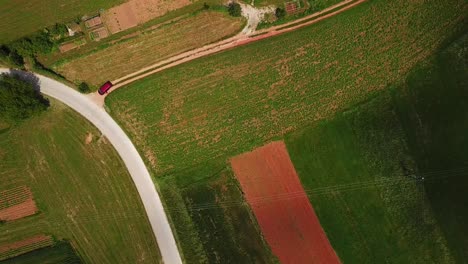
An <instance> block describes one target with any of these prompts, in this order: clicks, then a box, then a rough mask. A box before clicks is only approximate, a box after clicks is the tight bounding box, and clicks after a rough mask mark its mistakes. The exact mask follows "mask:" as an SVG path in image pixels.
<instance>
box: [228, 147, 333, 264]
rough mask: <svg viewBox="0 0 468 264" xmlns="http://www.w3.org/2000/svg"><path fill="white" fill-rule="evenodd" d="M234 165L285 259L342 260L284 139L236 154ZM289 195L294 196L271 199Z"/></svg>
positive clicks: (264, 228) (265, 231)
mask: <svg viewBox="0 0 468 264" xmlns="http://www.w3.org/2000/svg"><path fill="white" fill-rule="evenodd" d="M231 165H232V169H233V170H234V173H235V175H236V178H237V179H238V180H239V183H240V185H241V186H242V190H243V192H244V193H245V199H246V200H247V202H248V203H249V204H250V206H251V208H252V210H253V212H254V214H255V217H256V218H257V221H258V223H259V225H260V229H261V230H262V233H263V235H264V236H265V238H266V240H267V242H268V244H269V245H270V247H271V249H272V250H273V253H274V254H275V255H276V256H277V257H278V258H279V259H280V261H281V263H291V264H293V263H304V264H306V263H328V264H331V263H340V261H339V258H338V256H337V255H336V253H335V251H334V250H333V248H332V246H331V245H330V242H328V239H327V236H326V235H325V232H324V231H323V229H322V227H321V225H320V222H319V220H318V218H317V216H316V215H315V212H314V209H313V208H312V205H311V204H310V202H309V199H308V197H307V195H306V193H305V192H304V189H303V188H302V185H301V183H300V181H299V177H298V176H297V173H296V170H295V169H294V166H293V164H292V162H291V160H290V158H289V155H288V151H287V150H286V146H285V144H284V142H282V141H277V142H272V143H270V144H268V145H266V146H263V147H260V148H257V149H255V150H254V151H252V152H249V153H244V154H241V155H239V156H236V157H234V158H232V159H231ZM288 195H289V196H292V197H291V199H281V200H278V199H275V200H274V201H271V200H270V199H269V198H272V197H273V198H274V197H278V196H281V197H283V198H287V196H288Z"/></svg>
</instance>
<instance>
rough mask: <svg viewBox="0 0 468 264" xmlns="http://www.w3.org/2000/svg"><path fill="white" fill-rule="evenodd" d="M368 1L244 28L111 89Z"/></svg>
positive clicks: (122, 80)
mask: <svg viewBox="0 0 468 264" xmlns="http://www.w3.org/2000/svg"><path fill="white" fill-rule="evenodd" d="M365 1H367V0H357V1H356V0H346V1H343V2H340V3H338V4H336V5H333V6H331V7H329V8H326V9H324V10H322V11H320V12H317V13H314V14H311V15H309V16H306V17H303V18H300V19H298V20H295V21H291V22H289V23H285V24H282V25H278V26H274V27H270V28H267V29H264V30H259V31H251V30H247V31H244V30H243V31H242V32H241V33H239V34H238V35H236V36H234V37H231V38H228V39H225V40H222V41H219V42H216V43H213V44H209V45H206V46H203V47H201V48H198V49H194V50H191V51H187V52H184V53H181V54H179V55H176V56H173V57H171V58H168V59H166V60H163V61H160V62H158V63H155V64H153V65H150V66H148V67H145V68H143V69H140V70H138V71H136V72H134V73H131V74H128V75H125V76H123V77H121V78H119V79H116V80H113V81H112V83H113V84H114V87H113V88H112V89H111V90H110V92H113V91H115V90H117V89H118V88H120V87H122V86H125V85H127V84H129V83H132V82H134V81H136V80H139V79H142V78H145V77H147V76H149V75H152V74H154V73H157V72H160V71H163V70H166V69H169V68H172V67H174V66H177V65H180V64H182V63H186V62H189V61H191V60H194V59H197V58H201V57H204V56H208V55H211V54H214V53H217V52H220V51H224V50H228V49H232V48H235V47H238V46H241V45H245V44H248V43H251V42H255V41H259V40H262V39H266V38H269V37H273V36H276V35H280V34H284V33H286V32H291V31H293V30H297V29H299V28H302V27H305V26H308V25H312V24H315V23H317V22H320V21H322V20H324V19H327V18H330V17H332V16H335V15H338V14H340V13H342V12H344V11H346V10H348V9H351V8H353V7H355V6H357V5H359V4H361V3H363V2H365ZM343 6H344V7H343ZM341 7H343V8H341ZM335 9H336V10H335ZM333 10H335V11H333ZM331 11H332V12H331ZM328 12H330V13H328ZM325 13H328V14H326V15H323V14H325ZM314 18H316V19H314ZM110 92H109V93H110ZM95 100H96V102H97V103H98V104H99V105H103V104H104V97H103V96H99V98H96V99H95Z"/></svg>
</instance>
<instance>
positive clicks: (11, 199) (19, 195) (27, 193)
mask: <svg viewBox="0 0 468 264" xmlns="http://www.w3.org/2000/svg"><path fill="white" fill-rule="evenodd" d="M31 197H32V193H31V190H30V189H29V188H28V187H27V186H18V187H15V188H12V189H8V190H4V191H1V192H0V210H1V209H5V208H7V207H10V206H13V205H17V204H20V203H22V202H24V201H26V200H28V199H29V198H31Z"/></svg>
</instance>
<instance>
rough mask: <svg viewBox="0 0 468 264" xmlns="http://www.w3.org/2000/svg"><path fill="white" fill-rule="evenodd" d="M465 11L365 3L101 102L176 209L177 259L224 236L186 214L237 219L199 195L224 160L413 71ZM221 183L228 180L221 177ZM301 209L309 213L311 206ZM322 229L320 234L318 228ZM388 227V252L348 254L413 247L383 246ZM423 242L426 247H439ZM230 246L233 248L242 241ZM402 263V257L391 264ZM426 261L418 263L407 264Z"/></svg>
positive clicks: (449, 5)
mask: <svg viewBox="0 0 468 264" xmlns="http://www.w3.org/2000/svg"><path fill="white" fill-rule="evenodd" d="M466 11H467V4H466V2H465V1H461V0H460V1H451V0H443V1H440V0H432V1H425V2H424V3H423V2H420V1H416V0H412V1H404V0H397V1H384V0H375V1H368V2H365V3H363V4H361V5H359V6H357V7H355V8H353V9H350V10H348V11H346V12H344V13H342V14H340V15H338V16H336V17H333V18H330V19H327V20H324V21H322V22H320V23H317V24H315V25H313V26H310V27H305V28H302V29H300V30H297V31H294V32H291V33H287V34H284V35H281V36H278V37H275V38H271V39H267V40H264V41H260V42H255V43H252V44H249V45H246V46H243V47H239V48H236V49H234V50H231V51H227V52H223V53H220V54H216V55H213V56H210V57H205V58H201V59H198V60H196V61H192V62H190V63H187V64H184V65H180V66H177V67H174V68H171V69H168V70H166V71H163V72H160V73H158V74H155V75H153V76H151V77H149V78H146V79H143V80H140V81H137V82H135V83H134V84H132V85H130V86H129V87H126V88H121V89H119V90H118V91H116V92H114V93H112V94H111V96H110V97H108V101H107V103H108V105H109V107H110V109H111V114H112V115H113V116H114V117H115V118H116V119H117V120H118V121H119V123H120V124H121V125H122V126H123V127H124V128H125V129H126V130H127V132H128V133H129V135H130V136H131V137H132V140H133V142H134V143H135V144H136V145H137V147H138V148H139V149H140V151H141V153H142V154H143V155H144V156H145V157H146V161H147V164H148V166H149V167H150V168H151V169H152V170H153V174H154V176H155V179H156V182H157V184H158V187H160V189H161V191H162V192H163V199H164V200H165V201H166V203H168V207H169V208H177V211H176V212H174V211H171V210H170V209H169V210H168V212H169V214H170V216H171V220H172V221H173V223H174V227H175V229H176V231H177V234H178V239H179V243H180V244H181V247H182V249H183V253H184V255H185V258H190V259H198V257H197V256H199V255H197V252H194V251H195V249H193V246H192V245H194V244H195V245H196V243H194V242H192V241H189V240H191V239H195V238H196V239H199V241H201V243H202V244H204V248H203V249H201V251H200V252H202V251H203V252H204V254H206V252H207V251H208V250H209V249H210V248H215V247H216V246H217V243H216V240H214V239H211V238H212V237H213V236H219V235H221V234H223V236H224V237H225V239H224V240H223V242H224V241H226V240H228V238H230V237H233V235H232V233H229V232H228V231H227V230H225V231H224V232H223V233H222V232H221V231H220V230H219V229H208V228H207V227H206V226H205V225H204V222H201V221H203V220H205V219H209V218H208V217H206V218H203V217H202V218H201V219H200V218H199V217H197V215H196V214H194V213H193V211H190V209H189V208H190V206H196V205H197V204H202V205H203V204H208V205H206V206H208V208H209V209H205V210H199V211H198V212H200V214H201V215H210V213H213V212H214V211H216V212H218V213H219V215H217V216H216V221H217V223H224V224H223V226H224V227H226V228H227V227H230V226H233V225H232V224H230V223H229V220H228V219H226V217H227V216H226V215H225V214H223V213H221V212H222V211H223V208H226V207H230V208H239V210H240V209H241V208H243V206H245V201H243V199H242V197H241V195H240V194H239V195H236V196H232V197H225V199H227V200H219V199H216V193H217V192H218V191H217V190H214V189H210V188H209V187H207V186H211V185H212V184H213V183H215V182H217V181H219V179H220V177H221V174H220V173H219V171H222V170H223V169H225V167H226V163H227V159H228V158H229V157H232V156H235V155H237V154H239V153H242V152H245V151H248V150H251V149H253V148H254V147H256V146H261V145H264V144H265V142H268V141H271V140H273V139H277V138H280V137H282V136H283V135H285V134H288V133H291V132H293V131H297V130H302V129H304V127H308V126H310V125H313V124H316V123H317V122H319V121H320V120H324V119H328V118H331V117H333V116H334V115H335V114H336V113H338V112H340V111H343V110H345V109H348V108H350V107H351V106H353V105H355V104H357V103H360V102H362V101H365V100H367V99H368V98H370V97H373V96H376V95H377V94H379V93H380V92H381V91H382V90H385V89H386V88H388V86H390V85H392V84H395V83H398V82H400V81H401V80H402V79H403V78H404V77H405V76H406V75H407V74H408V72H409V71H410V70H411V69H412V68H413V67H414V66H415V65H416V64H417V63H418V62H420V61H422V60H424V59H426V58H427V57H429V56H431V55H432V54H434V53H435V52H436V51H437V49H438V48H439V47H440V45H442V44H444V43H445V41H446V40H447V39H450V38H451V37H452V36H453V35H455V34H458V33H459V32H460V31H461V30H463V27H464V25H466V23H464V21H466V14H467V12H466ZM400 147H401V146H400ZM293 161H294V159H293ZM363 170H364V169H363ZM389 172H390V173H392V172H394V171H392V170H390V171H389ZM227 175H228V176H229V179H230V181H233V179H232V177H233V176H232V174H227ZM299 175H300V176H301V173H300V172H299ZM363 177H364V176H363ZM366 177H367V176H366ZM301 178H302V176H301ZM337 179H339V178H337ZM364 180H365V179H364ZM336 183H340V182H338V181H337V182H336ZM344 183H346V181H345V182H344ZM189 186H190V188H189ZM195 186H197V187H195ZM306 188H311V187H310V185H307V187H306ZM408 188H409V187H408ZM411 188H413V189H414V188H416V187H414V186H413V187H411ZM411 190H412V189H411ZM177 197H178V198H177ZM200 197H201V198H204V199H201V198H200ZM207 197H211V198H210V199H208V198H207ZM176 198H177V199H176ZM377 201H379V200H377ZM312 204H314V208H315V206H318V207H319V209H317V210H318V211H319V212H320V203H317V202H314V201H312ZM230 205H231V206H230ZM241 205H243V206H241ZM380 205H381V203H380V202H376V204H375V205H374V204H369V205H368V206H369V208H368V209H366V210H368V211H367V212H369V213H373V212H374V211H372V208H375V207H378V206H380ZM354 206H359V204H355V205H354ZM342 208H343V207H342ZM395 210H397V209H395ZM226 211H227V210H226ZM376 212H378V210H376ZM337 214H339V213H337ZM182 215H184V217H182ZM245 217H246V218H245V220H243V222H245V223H252V225H253V226H257V223H256V221H254V220H252V217H251V216H250V217H249V218H250V219H249V218H247V216H245ZM333 217H334V216H333V215H330V216H328V218H325V219H322V218H321V216H320V214H319V218H320V221H321V222H322V223H323V222H330V223H331V222H333V221H335V219H334V218H333ZM376 217H378V216H376ZM405 217H406V215H404V216H401V218H397V220H398V221H401V219H405ZM182 218H183V219H182ZM212 219H214V218H212ZM377 219H378V220H382V219H383V220H385V219H386V218H385V217H380V218H379V217H378V218H377ZM361 220H362V221H365V219H361ZM397 220H395V221H397ZM213 221H214V220H213ZM336 221H338V220H336ZM181 223H184V225H181ZM368 224H369V222H366V225H368ZM366 225H361V226H358V225H355V228H359V227H361V228H364V226H366ZM380 225H381V223H377V225H376V226H371V227H369V230H371V231H368V232H367V233H366V234H367V235H371V234H372V235H373V236H374V237H375V236H377V235H379V234H380V232H381V231H382V230H380V229H379V230H377V231H376V230H372V228H377V227H378V226H380ZM182 226H184V227H182ZM186 226H188V227H189V228H188V229H183V228H185V227H186ZM217 226H219V224H217ZM324 228H325V231H326V232H329V231H328V226H325V227H324ZM392 228H393V229H387V230H386V232H387V235H388V237H391V238H389V239H387V241H391V242H393V243H389V244H386V245H382V244H379V243H377V244H376V245H377V246H376V247H378V246H379V245H380V246H381V247H380V248H378V249H377V250H378V253H375V254H374V253H372V252H373V251H372V250H367V248H364V249H362V247H367V244H364V245H362V246H361V248H360V249H356V251H357V252H358V253H359V252H360V253H362V254H364V253H366V252H371V253H367V254H374V255H372V256H370V258H371V259H372V257H375V258H374V259H381V258H382V256H384V255H385V253H388V252H389V250H390V251H394V250H395V251H397V250H401V251H403V249H405V246H406V249H407V248H408V247H409V248H411V247H413V244H411V243H414V240H411V239H408V240H404V238H401V239H398V238H395V237H393V236H391V233H392V232H394V233H395V226H392ZM201 230H202V231H201ZM254 231H255V230H254V229H252V233H244V234H245V236H248V237H249V238H254V237H255V236H258V234H256V233H255V232H254ZM336 232H339V230H337V231H336ZM433 232H434V233H433V234H432V235H433V237H435V238H440V237H441V236H440V232H438V231H437V230H435V231H433ZM239 233H240V232H239ZM327 234H328V233H327ZM361 234H362V232H359V233H357V234H354V237H355V236H360V235H361ZM235 235H236V236H238V235H241V234H238V233H236V234H235ZM408 236H410V235H409V234H408ZM405 238H406V237H405ZM330 239H331V241H332V246H333V247H335V249H337V252H338V254H339V256H340V258H342V259H343V260H344V261H346V260H348V259H349V257H348V256H349V255H347V253H346V252H340V250H341V249H342V248H343V247H344V246H343V245H335V244H334V240H333V237H330ZM335 239H336V238H335ZM376 240H377V239H376ZM397 241H400V242H402V244H401V245H399V244H398V242H397ZM348 242H349V241H348ZM236 243H237V244H238V245H239V246H240V247H245V246H244V245H245V244H243V243H245V242H241V241H238V240H237V242H236ZM418 243H420V242H418ZM425 243H426V244H424V243H420V248H419V251H418V250H415V252H419V253H421V252H422V251H424V250H428V248H430V246H432V245H428V244H427V243H434V244H435V245H433V246H434V247H435V248H436V249H435V251H434V254H439V253H440V255H439V256H440V259H443V257H442V256H445V253H446V252H447V249H446V247H445V245H446V244H445V242H444V241H443V239H441V240H439V241H437V240H427V241H425ZM347 245H351V247H353V246H352V245H353V243H350V242H349V243H347ZM192 249H193V250H192ZM225 250H226V251H228V250H230V251H231V252H235V251H233V250H231V249H229V248H227V247H226V248H225ZM366 250H367V251H366ZM363 252H364V253H363ZM232 254H236V253H232ZM411 254H412V253H411V252H405V253H404V254H401V255H402V256H401V258H406V257H408V256H409V255H411ZM429 255H430V254H426V253H424V254H422V253H421V255H420V256H415V259H419V260H420V259H421V258H423V257H424V256H429ZM448 255H450V254H448ZM361 256H362V258H365V257H366V256H365V255H361ZM192 257H193V258H192ZM384 257H387V256H386V255H385V256H384ZM396 257H398V256H396ZM448 258H450V257H448ZM223 260H224V259H223Z"/></svg>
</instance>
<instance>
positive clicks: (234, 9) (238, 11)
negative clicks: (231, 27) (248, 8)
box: [228, 2, 242, 17]
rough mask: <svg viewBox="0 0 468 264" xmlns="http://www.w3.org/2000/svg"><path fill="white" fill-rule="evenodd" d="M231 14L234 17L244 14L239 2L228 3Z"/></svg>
mask: <svg viewBox="0 0 468 264" xmlns="http://www.w3.org/2000/svg"><path fill="white" fill-rule="evenodd" d="M228 12H229V15H231V16H234V17H240V16H241V15H242V8H241V6H240V5H239V3H236V2H231V3H229V5H228Z"/></svg>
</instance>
